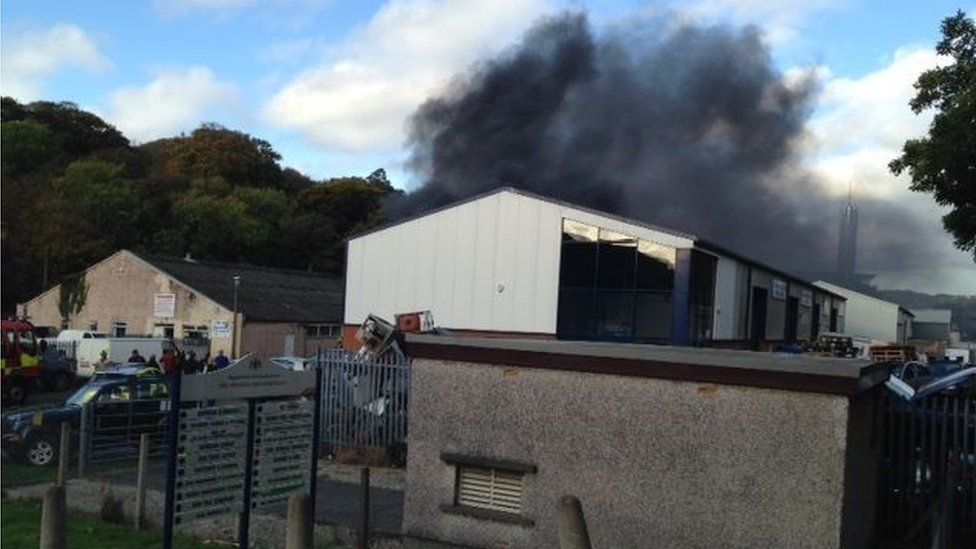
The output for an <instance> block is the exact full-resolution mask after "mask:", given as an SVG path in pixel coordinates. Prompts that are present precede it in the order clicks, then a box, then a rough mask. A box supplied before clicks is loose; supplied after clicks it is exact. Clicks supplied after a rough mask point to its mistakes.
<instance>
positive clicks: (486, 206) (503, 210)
mask: <svg viewBox="0 0 976 549" xmlns="http://www.w3.org/2000/svg"><path fill="white" fill-rule="evenodd" d="M564 218H568V219H573V220H576V221H581V222H584V223H589V224H591V225H596V226H598V227H603V228H606V229H611V230H614V231H618V232H622V233H625V234H627V235H631V236H635V237H638V238H642V239H645V240H650V241H653V242H657V243H660V244H665V245H668V246H673V247H676V248H690V247H691V246H692V245H693V242H692V240H691V239H688V238H682V237H680V236H675V235H673V234H670V233H665V232H662V231H655V230H653V229H649V228H646V227H643V226H640V225H633V224H629V223H625V222H622V221H619V220H617V219H613V218H610V217H605V216H601V215H597V214H593V213H590V212H587V211H583V210H578V209H576V208H572V207H569V206H565V205H562V204H558V203H553V202H548V201H545V200H540V199H537V198H533V197H530V196H525V195H522V194H519V193H516V192H512V191H501V192H498V193H495V194H492V195H489V196H485V197H483V198H479V199H477V200H473V201H471V202H466V203H464V204H459V205H457V206H454V207H452V208H448V209H445V210H442V211H439V212H435V213H432V214H430V215H427V216H424V217H420V218H417V219H414V220H411V221H407V222H405V223H401V224H399V225H394V226H392V227H389V228H387V229H384V230H381V231H377V232H375V233H370V234H367V235H364V236H362V237H359V238H356V239H353V240H351V241H349V247H348V256H347V269H346V298H345V299H346V306H345V322H346V323H347V324H359V323H361V322H362V321H363V319H365V318H366V315H368V314H370V313H373V314H378V315H380V316H383V317H385V318H390V319H391V320H392V317H393V315H395V314H397V313H404V312H411V311H418V310H430V311H431V312H432V313H433V316H434V321H435V322H436V323H437V324H438V325H439V326H443V327H447V328H454V329H460V330H491V331H507V332H529V333H541V334H554V333H555V332H556V306H557V302H558V294H559V254H560V244H561V238H562V220H563V219H564Z"/></svg>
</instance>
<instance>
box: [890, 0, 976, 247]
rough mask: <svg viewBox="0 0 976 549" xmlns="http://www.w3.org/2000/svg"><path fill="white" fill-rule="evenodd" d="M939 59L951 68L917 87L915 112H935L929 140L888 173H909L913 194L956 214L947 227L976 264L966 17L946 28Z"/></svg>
mask: <svg viewBox="0 0 976 549" xmlns="http://www.w3.org/2000/svg"><path fill="white" fill-rule="evenodd" d="M936 51H937V52H938V53H939V55H943V56H946V57H948V58H949V59H950V60H951V63H949V64H945V65H942V66H940V67H938V68H935V69H930V70H927V71H925V72H923V73H922V74H921V76H919V78H918V81H916V82H915V89H916V94H915V97H914V98H913V99H912V100H911V103H910V106H911V108H912V110H913V111H914V112H915V113H916V114H918V113H921V112H922V111H924V110H927V109H936V113H935V117H934V118H933V120H932V124H931V126H930V127H929V132H928V135H927V136H926V137H923V138H919V139H910V140H908V141H906V142H905V145H904V147H903V149H902V154H901V156H900V157H898V158H896V159H895V160H893V161H891V163H890V164H889V167H890V168H891V171H893V172H894V173H896V174H901V173H902V172H904V171H906V170H907V171H908V173H909V175H910V176H911V179H912V185H911V189H912V190H913V191H918V192H925V193H931V194H932V195H933V196H934V198H935V201H936V202H938V203H939V204H940V205H943V206H949V207H951V208H952V211H950V212H949V213H948V214H946V215H945V216H943V218H942V223H943V225H944V226H945V228H946V230H947V231H948V232H949V233H950V234H952V236H953V237H954V239H955V244H956V246H957V247H958V248H960V249H962V250H967V251H971V252H972V253H973V259H974V260H976V23H974V21H973V19H972V18H968V17H966V14H965V13H963V12H962V11H959V12H956V14H955V15H953V16H951V17H948V18H946V19H945V20H943V22H942V40H940V41H939V43H938V45H937V46H936Z"/></svg>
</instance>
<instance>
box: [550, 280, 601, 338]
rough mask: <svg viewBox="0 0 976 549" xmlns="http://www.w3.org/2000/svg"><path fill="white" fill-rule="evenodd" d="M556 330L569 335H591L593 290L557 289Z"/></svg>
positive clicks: (592, 328)
mask: <svg viewBox="0 0 976 549" xmlns="http://www.w3.org/2000/svg"><path fill="white" fill-rule="evenodd" d="M557 331H558V332H559V333H560V334H565V335H571V336H577V337H581V336H586V335H592V334H593V332H594V327H593V290H592V289H590V288H585V289H566V288H564V289H562V290H560V291H559V320H558V327H557Z"/></svg>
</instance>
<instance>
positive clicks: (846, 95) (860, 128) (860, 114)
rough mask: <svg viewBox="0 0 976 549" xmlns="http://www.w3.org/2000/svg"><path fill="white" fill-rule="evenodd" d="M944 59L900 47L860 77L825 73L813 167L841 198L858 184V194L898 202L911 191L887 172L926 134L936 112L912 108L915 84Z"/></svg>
mask: <svg viewBox="0 0 976 549" xmlns="http://www.w3.org/2000/svg"><path fill="white" fill-rule="evenodd" d="M939 61H940V60H939V57H938V56H937V55H936V54H935V52H934V51H933V50H932V49H929V48H919V47H916V48H899V49H898V50H897V51H896V52H895V54H894V55H893V56H892V58H891V60H890V61H889V62H888V63H887V64H886V65H885V66H883V67H881V68H879V69H878V70H876V71H873V72H870V73H868V74H865V75H863V76H861V77H859V78H840V77H834V76H832V75H831V74H830V72H829V71H827V70H821V71H820V73H821V76H822V78H823V89H822V93H821V94H820V98H819V101H818V105H817V109H816V112H815V115H814V117H813V119H812V120H811V121H810V125H809V130H810V142H809V143H808V144H807V146H808V147H810V152H811V162H812V165H813V166H814V168H815V169H816V170H817V171H818V172H819V173H820V174H821V175H823V176H824V178H825V181H826V183H827V184H828V186H829V187H830V188H831V190H832V191H833V192H834V193H836V194H841V193H846V191H847V182H848V181H851V180H853V181H854V184H855V186H856V189H857V192H858V193H859V194H866V195H872V196H879V197H888V198H895V197H899V196H907V195H914V196H922V195H917V194H915V193H910V192H909V191H908V179H907V177H900V178H896V177H895V176H894V175H892V174H891V173H890V172H889V171H888V162H889V161H891V160H892V159H893V158H895V157H896V156H897V155H898V153H899V151H900V150H901V147H902V145H903V144H904V142H905V140H907V139H911V138H913V137H918V136H921V135H924V134H925V133H926V131H927V130H928V126H929V123H930V122H931V120H932V113H931V112H923V113H921V114H919V115H916V114H915V113H913V112H912V111H911V109H910V108H909V107H908V102H909V100H910V99H911V98H912V97H913V96H914V95H915V89H914V87H913V84H914V83H915V81H916V80H917V79H918V76H919V75H920V74H921V73H922V72H923V71H925V70H927V69H930V68H933V67H936V66H937V65H938V63H939Z"/></svg>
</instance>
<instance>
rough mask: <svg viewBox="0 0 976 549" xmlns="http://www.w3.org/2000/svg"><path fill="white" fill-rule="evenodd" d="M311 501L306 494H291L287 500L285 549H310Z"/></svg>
mask: <svg viewBox="0 0 976 549" xmlns="http://www.w3.org/2000/svg"><path fill="white" fill-rule="evenodd" d="M310 503H311V501H310V498H309V497H308V494H292V495H291V497H290V498H289V499H288V522H287V525H286V528H287V533H286V536H285V549H312V524H313V523H312V521H310V520H309V513H310V511H309V509H310V507H311V505H310Z"/></svg>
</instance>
